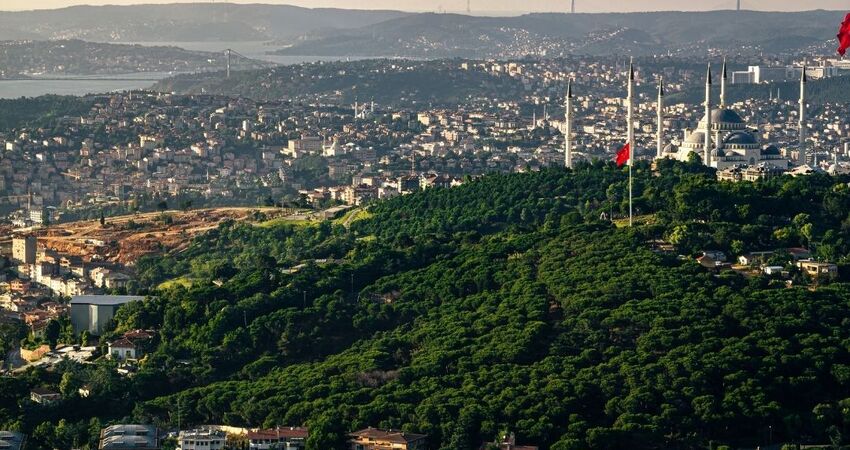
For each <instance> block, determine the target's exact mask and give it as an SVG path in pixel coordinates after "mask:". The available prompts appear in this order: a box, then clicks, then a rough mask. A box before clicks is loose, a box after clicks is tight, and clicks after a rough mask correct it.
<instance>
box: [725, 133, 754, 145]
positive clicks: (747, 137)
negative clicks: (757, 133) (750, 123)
mask: <svg viewBox="0 0 850 450" xmlns="http://www.w3.org/2000/svg"><path fill="white" fill-rule="evenodd" d="M723 143H724V144H731V145H754V144H758V141H756V138H755V137H754V136H753V135H752V134H750V133H747V132H744V131H736V132H734V133H731V134H729V135H728V136H726V138H725V139H723Z"/></svg>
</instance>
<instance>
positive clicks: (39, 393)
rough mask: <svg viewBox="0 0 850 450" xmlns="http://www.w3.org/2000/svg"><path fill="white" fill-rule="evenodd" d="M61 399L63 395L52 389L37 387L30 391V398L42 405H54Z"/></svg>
mask: <svg viewBox="0 0 850 450" xmlns="http://www.w3.org/2000/svg"><path fill="white" fill-rule="evenodd" d="M61 399H62V396H61V395H60V394H59V393H58V392H54V391H51V390H50V389H46V388H42V387H37V388H33V390H31V391H30V400H32V401H34V402H36V403H39V404H42V405H52V404H53V403H56V402H58V401H59V400H61Z"/></svg>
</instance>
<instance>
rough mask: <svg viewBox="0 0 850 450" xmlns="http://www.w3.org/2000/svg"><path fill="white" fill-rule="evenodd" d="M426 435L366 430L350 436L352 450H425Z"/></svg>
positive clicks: (373, 429)
mask: <svg viewBox="0 0 850 450" xmlns="http://www.w3.org/2000/svg"><path fill="white" fill-rule="evenodd" d="M427 438H428V436H426V435H424V434H416V433H405V432H403V431H396V430H381V429H378V428H372V427H369V428H366V429H363V430H360V431H355V432H354V433H350V434H349V435H348V444H349V447H348V448H349V449H350V450H424V449H425V448H427V446H426V439H427Z"/></svg>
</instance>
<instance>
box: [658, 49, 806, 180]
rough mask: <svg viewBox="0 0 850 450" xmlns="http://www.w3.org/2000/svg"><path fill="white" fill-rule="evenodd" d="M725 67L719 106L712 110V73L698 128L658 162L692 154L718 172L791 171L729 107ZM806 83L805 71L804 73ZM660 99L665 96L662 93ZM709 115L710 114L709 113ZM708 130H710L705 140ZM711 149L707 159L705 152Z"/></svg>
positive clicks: (661, 154) (776, 151) (666, 150)
mask: <svg viewBox="0 0 850 450" xmlns="http://www.w3.org/2000/svg"><path fill="white" fill-rule="evenodd" d="M726 73H727V72H726V63H725V62H724V63H723V73H722V76H721V86H720V106H719V107H718V108H712V107H711V69H710V68H709V71H708V74H707V76H706V103H705V104H706V105H708V106H706V114H705V115H704V116H703V118H702V120H700V121H699V124H698V125H697V128H696V129H695V130H693V131H690V132H688V131H686V135H685V139H684V141H683V142H682V144H681V145H679V146H675V145H673V144H669V145H667V146H666V147H664V148H663V149H661V150H660V152H659V154H658V155H656V156H657V157H659V158H670V159H676V160H679V161H688V160H689V159H690V158H691V155H692V154H696V155H698V156H699V157H700V159H701V160H702V161H704V162H705V164H706V165H710V166H711V167H714V168H716V169H718V170H724V169H728V168H731V167H736V166H745V165H748V166H770V167H773V168H777V169H788V167H789V161H788V160H787V159H785V158H784V157H783V156H782V154H781V153H780V151H779V149H778V148H776V146H773V145H763V144H762V143H761V142H760V141H759V138H758V135H757V134H756V132H755V131H754V130H751V129H750V128H749V127H748V126H747V124H746V123H745V122H744V121H743V120H742V119H741V116H739V115H738V113H737V112H735V111H734V110H732V109H730V108H728V107H727V104H726V81H727V75H726ZM803 74H804V75H803V80H802V82H803V83H805V82H806V79H805V70H803ZM660 94H661V95H659V98H661V97H662V96H663V92H661V93H660ZM708 111H710V112H708ZM706 130H710V131H709V133H708V136H706ZM706 147H708V148H709V149H710V151H709V153H708V155H706V152H705V149H706Z"/></svg>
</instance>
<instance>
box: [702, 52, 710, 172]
mask: <svg viewBox="0 0 850 450" xmlns="http://www.w3.org/2000/svg"><path fill="white" fill-rule="evenodd" d="M703 150H704V151H705V153H704V154H703V162H704V163H705V165H706V166H711V63H708V72H707V73H706V75H705V144H704V145H703Z"/></svg>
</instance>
